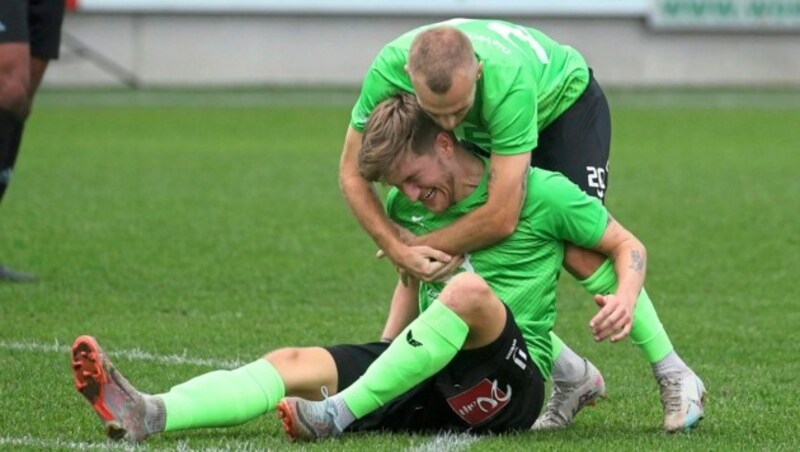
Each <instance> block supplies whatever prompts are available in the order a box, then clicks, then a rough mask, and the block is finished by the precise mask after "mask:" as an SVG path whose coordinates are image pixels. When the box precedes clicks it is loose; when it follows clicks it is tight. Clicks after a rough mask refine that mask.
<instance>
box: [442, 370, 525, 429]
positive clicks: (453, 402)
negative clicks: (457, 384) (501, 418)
mask: <svg viewBox="0 0 800 452" xmlns="http://www.w3.org/2000/svg"><path fill="white" fill-rule="evenodd" d="M509 400H511V386H509V385H506V390H505V391H503V390H501V389H500V388H498V387H497V380H494V381H489V379H487V378H484V379H483V380H481V381H480V382H479V383H478V384H476V385H475V386H473V387H471V388H469V389H467V390H466V391H464V392H462V393H461V394H458V395H454V396H452V397H450V398H448V399H447V403H448V404H449V405H450V408H452V409H453V411H455V413H456V414H458V415H459V417H461V419H464V420H465V421H466V422H467V423H468V424H469V425H479V424H481V423H483V422H484V421H486V420H488V419H490V418H491V417H492V416H494V415H495V414H497V413H498V412H500V410H502V409H503V407H504V406H506V405H508V402H509Z"/></svg>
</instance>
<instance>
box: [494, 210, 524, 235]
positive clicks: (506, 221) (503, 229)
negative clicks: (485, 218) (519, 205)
mask: <svg viewBox="0 0 800 452" xmlns="http://www.w3.org/2000/svg"><path fill="white" fill-rule="evenodd" d="M492 218H493V225H492V228H491V230H492V231H495V234H496V237H497V239H498V240H503V239H506V238H508V237H510V236H511V234H513V233H514V231H515V230H516V229H517V223H518V222H519V218H518V217H517V216H516V215H514V216H509V215H505V216H504V215H493V216H492Z"/></svg>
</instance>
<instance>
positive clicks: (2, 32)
mask: <svg viewBox="0 0 800 452" xmlns="http://www.w3.org/2000/svg"><path fill="white" fill-rule="evenodd" d="M64 8H65V2H64V0H2V1H0V201H2V199H3V195H4V194H5V192H6V189H7V188H8V185H9V184H10V183H11V176H12V174H13V172H14V164H15V162H16V160H17V154H18V153H19V147H20V143H21V141H22V130H23V128H24V126H25V120H26V119H27V118H28V116H29V115H30V112H31V107H32V105H33V98H34V95H35V94H36V90H37V89H38V88H39V84H40V83H41V81H42V77H43V76H44V72H45V69H47V64H48V62H49V61H50V60H53V59H56V58H58V51H59V46H60V43H61V24H62V21H63V20H64ZM0 280H2V281H11V282H26V281H32V280H34V276H33V275H30V274H28V273H24V272H20V271H14V270H11V269H10V268H8V267H5V266H3V265H0Z"/></svg>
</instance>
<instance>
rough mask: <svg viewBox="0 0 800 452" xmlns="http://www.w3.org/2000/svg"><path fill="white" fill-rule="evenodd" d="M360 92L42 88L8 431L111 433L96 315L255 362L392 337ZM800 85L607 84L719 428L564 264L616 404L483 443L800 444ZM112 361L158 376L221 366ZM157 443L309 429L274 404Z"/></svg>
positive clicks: (30, 147) (655, 249) (78, 435)
mask: <svg viewBox="0 0 800 452" xmlns="http://www.w3.org/2000/svg"><path fill="white" fill-rule="evenodd" d="M316 98H318V99H319V102H317V103H315V101H314V100H315V99H316ZM352 99H353V93H339V94H330V95H329V94H325V93H315V94H314V96H309V95H307V94H303V93H298V92H290V93H283V92H277V91H265V92H260V93H254V92H246V91H245V92H227V93H219V92H211V93H207V92H168V91H163V92H162V91H155V92H133V93H127V92H99V93H91V92H83V91H79V92H44V93H41V95H40V98H39V99H38V100H37V105H36V109H35V112H34V115H33V116H32V118H31V120H30V121H29V123H28V127H27V130H26V135H25V140H24V146H23V151H22V154H21V157H20V160H19V162H18V166H17V171H16V173H15V179H14V183H13V184H12V186H11V189H10V191H9V193H8V194H7V196H6V199H5V200H4V202H3V206H2V209H0V212H1V213H0V261H2V262H3V263H6V264H8V265H10V266H13V267H16V268H20V269H25V270H30V271H32V272H34V273H36V274H37V275H38V277H39V278H40V281H39V282H38V283H36V284H30V285H10V284H0V401H2V409H0V448H3V449H8V448H20V449H40V448H49V449H71V448H85V447H89V446H97V447H102V446H103V445H106V444H107V443H106V442H105V440H104V436H103V434H102V429H101V428H100V425H99V422H98V420H97V418H96V416H95V414H94V413H93V412H92V411H91V410H90V409H89V407H88V405H86V403H85V402H84V401H83V399H82V398H81V397H80V396H79V395H78V394H77V393H76V392H75V391H74V389H73V387H72V381H71V376H70V372H69V358H68V354H67V353H66V351H65V350H66V349H65V346H66V345H68V344H69V343H71V341H72V340H73V339H74V338H75V337H76V336H78V335H80V334H92V335H94V336H96V337H98V338H99V340H100V341H101V343H102V344H103V345H104V347H105V348H106V349H107V350H109V351H112V352H113V351H115V350H117V351H119V350H132V349H140V350H142V351H144V352H148V353H151V354H153V355H185V356H186V357H189V358H209V359H212V360H217V361H219V360H239V361H242V362H248V361H250V360H252V359H255V358H257V357H258V356H260V355H262V354H263V353H264V352H266V351H268V350H271V349H275V348H278V347H283V346H288V345H312V344H329V343H338V342H361V341H370V340H374V339H375V338H377V337H378V335H379V334H380V331H381V329H382V326H383V323H382V322H383V319H384V316H385V315H386V312H387V301H388V297H389V294H390V291H391V288H392V287H393V284H394V273H393V270H392V268H391V266H390V265H388V264H387V263H385V262H376V261H375V260H374V259H373V258H372V255H373V252H374V247H373V245H372V243H371V242H370V240H369V238H368V237H367V235H366V234H365V233H364V232H362V231H361V229H360V228H359V227H358V225H357V224H356V222H355V220H353V218H352V216H351V214H350V213H349V211H348V209H347V207H346V205H345V203H344V201H343V200H342V197H341V195H340V194H339V191H338V187H337V182H336V177H337V166H338V157H339V152H340V149H341V142H342V139H343V136H344V131H345V127H346V125H347V121H348V117H349V103H350V102H351V101H352ZM720 99H722V100H720ZM798 99H800V96H799V95H798V93H797V92H785V93H783V92H770V93H756V92H747V93H744V94H740V93H736V92H728V93H716V92H702V91H695V92H683V93H671V92H657V93H647V92H614V93H613V94H612V96H611V99H610V100H611V104H612V109H613V117H614V132H613V143H614V144H613V150H612V163H611V165H612V167H611V181H610V184H611V185H610V192H609V195H608V205H609V208H610V209H611V211H612V212H613V213H614V215H615V216H616V217H617V218H618V219H620V220H621V221H622V222H623V224H625V225H626V226H628V227H629V228H630V229H632V230H633V231H634V232H635V233H636V234H637V235H639V236H640V238H641V239H642V240H643V241H644V242H645V244H646V245H647V247H648V251H649V256H650V264H649V275H648V282H647V287H648V291H649V292H650V295H651V297H652V298H653V300H654V303H655V305H656V308H657V309H658V311H659V314H660V317H661V319H662V321H663V323H664V324H665V326H666V328H667V331H668V332H669V333H670V335H671V338H672V340H673V343H674V344H675V346H676V349H677V350H678V352H679V353H680V354H681V356H682V357H683V358H684V360H686V361H687V362H688V363H689V364H690V365H691V366H692V367H693V368H694V369H695V370H696V371H697V372H698V373H699V374H700V375H701V376H702V377H703V379H704V381H705V383H706V386H707V387H708V389H709V391H710V398H709V400H708V404H707V412H706V415H707V417H706V419H705V420H704V421H703V422H702V423H701V426H700V428H699V429H698V430H696V431H695V432H693V433H691V434H681V435H672V436H670V435H666V434H664V433H662V432H661V431H660V422H661V408H660V404H659V400H658V391H657V388H656V385H655V383H654V381H653V379H652V376H651V374H650V370H649V366H648V365H647V363H646V361H645V360H644V358H643V356H642V355H641V354H640V353H639V352H638V351H637V350H636V349H635V348H634V347H633V346H631V345H630V344H628V343H623V344H616V345H610V344H599V345H597V344H594V343H593V341H592V340H591V337H590V335H589V333H588V327H587V326H586V325H587V322H588V319H589V318H590V317H591V315H592V313H593V312H594V311H595V308H594V307H593V303H592V301H591V299H590V298H589V297H587V296H586V295H585V294H584V293H583V292H582V291H581V290H580V289H579V288H578V287H577V286H576V285H575V284H574V283H573V282H572V281H571V280H570V278H568V277H565V278H563V280H564V282H563V284H562V287H561V292H560V295H561V299H560V301H559V320H558V326H557V329H558V331H559V333H560V335H561V336H562V337H563V338H564V339H565V340H566V341H567V342H568V343H569V344H570V345H571V346H572V347H573V348H574V349H576V350H577V351H578V352H580V353H583V354H585V355H587V356H588V357H589V358H590V359H592V360H593V361H594V362H595V363H596V364H597V365H598V366H599V367H600V368H601V369H602V370H603V371H604V375H605V377H606V380H607V383H608V388H609V394H610V399H609V400H608V401H606V402H605V403H602V404H600V405H599V406H598V407H596V408H595V409H591V410H586V411H585V412H582V413H581V415H580V416H579V417H578V418H577V420H576V423H575V425H574V426H573V427H572V428H570V429H568V430H566V431H559V432H549V433H537V434H534V433H527V434H522V435H515V436H499V437H490V438H482V439H480V440H479V441H477V442H474V443H472V444H471V445H469V446H465V447H467V448H469V449H472V450H531V449H533V448H539V449H543V450H598V449H609V450H610V449H617V450H619V449H622V450H678V449H680V450H684V449H692V450H752V449H758V450H781V449H783V450H793V449H794V447H795V444H796V425H797V423H798V421H799V420H800V408H799V407H800V394H799V393H798V391H797V375H798V370H800V369H798V365H797V350H798V348H797V344H798V343H800V333H798V326H800V310H798V309H797V302H796V300H795V299H794V296H793V295H790V294H792V292H793V289H794V281H793V279H794V278H796V277H797V268H800V239H798V234H797V233H798V230H800V229H798V226H800V209H798V207H800V204H798V199H800V182H798V180H800V179H798V177H797V171H798V168H800V156H799V155H800V154H798V152H797V149H798V145H800V128H798V127H797V124H800V100H798ZM293 105H299V106H297V107H293ZM793 276H794V278H792V277H793ZM20 344H22V345H20ZM24 344H28V345H24ZM31 344H35V345H36V347H34V346H33V345H31ZM55 344H59V347H58V348H56V347H55ZM51 346H52V347H51ZM115 361H116V363H117V364H118V366H119V367H120V368H121V370H122V371H123V372H124V373H125V374H126V376H128V377H129V379H130V380H132V381H133V382H134V383H135V384H136V385H137V386H138V387H140V388H141V389H142V390H145V391H150V392H161V391H165V390H167V389H169V387H170V386H171V385H174V384H177V383H179V382H182V381H184V380H186V379H189V378H191V377H192V376H194V375H197V374H200V373H203V372H206V371H209V370H212V368H213V366H208V365H195V364H163V363H158V362H153V361H147V360H143V359H130V358H125V357H117V358H116V360H115ZM433 441H434V437H431V436H418V435H352V436H348V437H346V438H344V439H342V440H340V441H338V442H325V443H322V444H318V445H311V446H304V447H305V448H306V449H308V450H328V449H332V448H342V449H349V450H366V449H372V450H397V449H406V448H413V447H419V446H427V447H429V448H430V445H431V444H432V442H433ZM147 445H148V447H150V448H154V449H178V448H184V449H213V448H216V449H220V448H222V449H236V450H243V449H245V450H247V449H249V450H252V449H284V448H289V447H290V445H289V444H288V443H287V441H286V440H285V439H284V437H283V434H282V430H281V428H280V425H279V422H278V421H277V419H276V417H275V416H274V415H266V416H263V417H262V418H260V419H257V420H255V421H253V422H251V423H249V424H246V425H244V426H241V427H236V428H229V429H220V430H202V431H194V432H178V433H169V434H165V435H161V436H157V437H154V438H152V440H151V441H148V443H147Z"/></svg>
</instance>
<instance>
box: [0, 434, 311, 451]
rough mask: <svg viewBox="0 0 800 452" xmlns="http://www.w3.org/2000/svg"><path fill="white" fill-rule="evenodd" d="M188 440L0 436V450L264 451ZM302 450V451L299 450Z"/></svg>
mask: <svg viewBox="0 0 800 452" xmlns="http://www.w3.org/2000/svg"><path fill="white" fill-rule="evenodd" d="M189 443H190V440H180V441H178V442H177V443H176V444H175V445H174V446H167V447H163V446H162V447H152V446H147V445H144V444H139V445H134V444H131V443H127V442H124V441H121V442H112V441H110V440H101V441H97V442H93V443H92V442H86V441H69V440H64V439H59V438H55V439H45V438H36V437H33V436H30V435H25V436H0V448H4V447H24V448H31V449H47V450H115V451H116V450H120V451H172V452H174V451H178V452H193V451H208V452H216V451H227V452H230V451H241V452H251V451H264V450H269V449H265V447H264V444H263V443H258V442H253V441H243V442H241V441H236V440H230V439H229V438H220V440H219V442H218V443H219V444H218V445H210V446H203V447H201V448H194V447H191V445H190V444H189ZM301 450H302V449H301Z"/></svg>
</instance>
